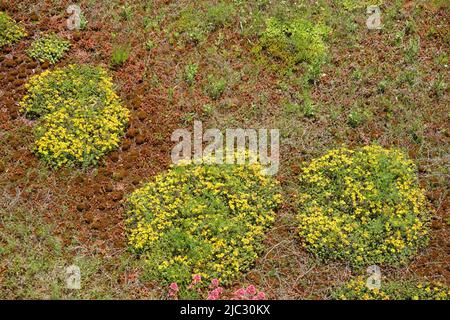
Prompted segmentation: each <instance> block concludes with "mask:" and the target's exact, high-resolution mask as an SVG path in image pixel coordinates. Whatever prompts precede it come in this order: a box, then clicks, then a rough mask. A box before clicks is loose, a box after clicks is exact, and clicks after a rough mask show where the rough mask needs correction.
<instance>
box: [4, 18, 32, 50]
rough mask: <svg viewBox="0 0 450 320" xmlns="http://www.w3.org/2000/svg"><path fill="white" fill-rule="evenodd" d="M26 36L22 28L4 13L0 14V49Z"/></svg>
mask: <svg viewBox="0 0 450 320" xmlns="http://www.w3.org/2000/svg"><path fill="white" fill-rule="evenodd" d="M26 35H27V33H26V32H25V28H24V27H22V26H21V25H20V24H18V23H16V22H15V21H14V20H13V19H12V18H11V17H10V16H9V15H7V14H6V13H4V12H0V49H1V48H2V47H4V46H8V45H11V44H13V43H15V42H17V41H19V40H20V39H21V38H23V37H25V36H26Z"/></svg>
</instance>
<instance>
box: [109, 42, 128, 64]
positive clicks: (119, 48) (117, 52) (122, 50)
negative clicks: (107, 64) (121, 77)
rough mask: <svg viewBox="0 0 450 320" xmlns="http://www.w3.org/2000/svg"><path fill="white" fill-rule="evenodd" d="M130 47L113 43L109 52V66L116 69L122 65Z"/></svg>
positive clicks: (126, 58)
mask: <svg viewBox="0 0 450 320" xmlns="http://www.w3.org/2000/svg"><path fill="white" fill-rule="evenodd" d="M130 54H131V48H130V46H129V45H114V46H113V48H112V53H111V68H113V69H116V68H119V67H120V66H122V65H123V64H124V63H125V62H126V61H127V60H128V58H129V57H130Z"/></svg>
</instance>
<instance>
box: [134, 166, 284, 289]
mask: <svg viewBox="0 0 450 320" xmlns="http://www.w3.org/2000/svg"><path fill="white" fill-rule="evenodd" d="M280 202H281V194H280V193H279V187H278V183H277V182H276V180H273V179H272V178H270V177H269V176H265V175H263V174H262V173H261V165H259V164H252V165H229V164H223V165H218V164H206V163H203V164H199V165H195V164H188V165H178V166H174V167H172V168H171V169H170V170H169V171H168V172H167V173H164V174H160V175H157V176H156V177H155V178H154V179H153V180H152V181H151V182H149V183H147V184H145V185H143V186H142V187H141V188H140V189H138V190H136V191H135V192H134V193H133V194H132V195H131V196H130V198H129V208H128V211H127V217H128V218H127V226H128V243H129V245H130V246H131V248H132V250H133V251H135V252H137V253H140V254H141V255H142V257H143V259H144V260H145V266H146V273H147V276H148V277H149V278H150V279H153V280H158V281H163V282H164V283H166V284H167V285H168V284H169V283H172V282H175V283H177V284H178V285H179V286H184V285H188V284H189V283H190V281H191V279H192V277H193V275H196V274H198V275H200V276H201V277H202V278H204V279H206V280H207V281H210V280H211V279H214V278H217V279H219V280H220V281H221V283H224V284H228V283H230V281H231V280H233V279H235V278H236V277H238V276H239V275H240V274H241V273H242V272H244V271H246V270H248V269H249V268H250V267H251V266H252V264H253V263H254V261H255V260H256V258H257V257H258V254H259V253H260V252H261V249H262V248H263V246H262V240H263V239H264V238H265V233H266V231H267V228H268V227H269V226H270V225H271V224H272V223H273V222H274V220H275V210H276V208H277V206H278V205H279V204H280Z"/></svg>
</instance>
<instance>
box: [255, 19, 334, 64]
mask: <svg viewBox="0 0 450 320" xmlns="http://www.w3.org/2000/svg"><path fill="white" fill-rule="evenodd" d="M329 32H330V29H329V28H328V27H326V26H325V25H322V24H314V23H312V22H311V21H309V20H306V19H304V18H291V19H288V20H287V21H285V20H282V19H280V18H275V17H272V18H269V19H267V22H266V29H265V31H264V32H262V34H261V36H260V41H259V45H258V46H257V48H256V51H257V52H258V51H261V50H262V51H264V52H266V53H268V54H269V55H270V56H272V57H274V58H276V59H280V60H281V61H283V62H284V63H285V64H287V65H288V66H294V65H296V64H298V63H301V62H306V63H308V64H310V65H313V66H317V65H321V64H322V63H323V62H324V60H325V58H326V56H327V51H328V48H327V45H326V44H325V37H326V36H327V35H328V34H329Z"/></svg>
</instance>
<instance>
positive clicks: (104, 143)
mask: <svg viewBox="0 0 450 320" xmlns="http://www.w3.org/2000/svg"><path fill="white" fill-rule="evenodd" d="M25 87H26V88H27V90H28V92H27V94H26V95H25V96H24V97H23V99H22V101H21V102H20V105H21V108H22V109H21V110H22V111H23V112H25V114H26V115H27V116H28V117H30V118H38V119H39V122H38V125H37V126H36V140H35V150H34V151H35V153H36V154H37V155H38V156H39V157H40V158H41V159H42V160H43V161H45V162H46V163H48V164H49V165H51V166H52V167H56V168H58V167H61V166H63V165H81V166H83V167H87V166H89V165H92V164H96V163H97V162H98V161H99V159H100V157H101V156H103V155H105V154H107V153H108V152H110V151H112V150H113V149H115V148H117V147H118V145H119V143H120V138H121V136H122V134H123V132H124V129H125V127H126V124H127V122H128V118H129V111H128V109H126V108H125V107H123V106H122V105H121V104H120V99H119V97H118V96H117V94H116V93H115V92H114V90H113V84H112V79H111V77H109V76H108V74H107V72H106V71H105V70H104V69H102V68H100V67H91V66H87V65H69V66H67V67H64V68H57V69H55V70H52V71H50V70H46V71H44V72H42V73H40V74H38V75H35V76H33V77H32V78H31V79H30V81H29V82H28V83H27V84H26V85H25Z"/></svg>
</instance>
